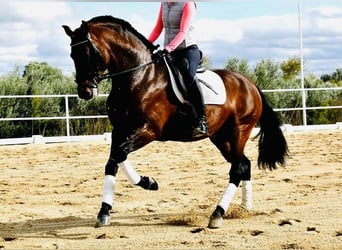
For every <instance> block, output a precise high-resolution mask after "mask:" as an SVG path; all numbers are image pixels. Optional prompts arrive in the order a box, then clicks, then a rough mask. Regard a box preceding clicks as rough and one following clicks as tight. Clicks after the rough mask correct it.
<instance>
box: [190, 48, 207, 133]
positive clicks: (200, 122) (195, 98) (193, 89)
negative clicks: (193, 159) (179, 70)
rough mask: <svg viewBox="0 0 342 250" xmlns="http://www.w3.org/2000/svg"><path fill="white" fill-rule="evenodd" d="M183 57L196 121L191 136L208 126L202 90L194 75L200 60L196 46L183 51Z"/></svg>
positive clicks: (205, 131)
mask: <svg viewBox="0 0 342 250" xmlns="http://www.w3.org/2000/svg"><path fill="white" fill-rule="evenodd" d="M185 58H186V60H188V74H189V78H190V79H189V81H188V86H189V89H188V90H189V97H190V101H191V103H192V104H193V107H194V109H195V111H196V116H197V117H195V118H196V123H195V127H194V130H193V136H197V135H201V134H207V133H208V127H207V123H206V116H205V106H204V100H203V95H202V90H201V88H200V86H199V81H198V79H197V77H196V71H197V67H198V64H199V62H200V60H201V55H200V52H199V49H198V47H197V46H190V47H189V48H187V49H186V51H185Z"/></svg>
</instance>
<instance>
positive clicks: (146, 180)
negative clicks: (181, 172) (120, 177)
mask: <svg viewBox="0 0 342 250" xmlns="http://www.w3.org/2000/svg"><path fill="white" fill-rule="evenodd" d="M137 185H138V186H140V187H142V188H143V189H146V190H154V191H156V190H158V183H157V181H156V180H155V179H154V178H152V177H148V176H142V177H141V180H140V182H139V183H138V184H137Z"/></svg>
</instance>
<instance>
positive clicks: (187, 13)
mask: <svg viewBox="0 0 342 250" xmlns="http://www.w3.org/2000/svg"><path fill="white" fill-rule="evenodd" d="M169 4H172V3H169ZM194 12H195V3H193V2H186V3H185V4H184V7H183V13H182V20H181V22H180V27H179V32H178V34H177V35H176V36H175V37H174V38H173V39H172V41H171V42H170V43H169V44H168V45H167V46H165V49H166V50H167V51H168V52H171V51H173V50H175V49H176V48H177V47H178V46H179V45H180V44H181V43H182V42H183V41H184V39H185V38H186V36H187V34H188V32H189V29H190V26H191V17H192V15H193V14H194ZM163 28H164V26H163V20H162V6H161V5H160V9H159V14H158V19H157V23H156V25H155V27H154V28H153V30H152V32H151V34H150V35H149V37H148V40H149V41H150V42H152V43H153V42H154V41H155V40H157V38H158V37H159V36H160V34H161V33H162V31H163Z"/></svg>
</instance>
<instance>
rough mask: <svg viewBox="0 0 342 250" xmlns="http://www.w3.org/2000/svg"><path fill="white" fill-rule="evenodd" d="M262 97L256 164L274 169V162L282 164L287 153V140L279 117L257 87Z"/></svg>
mask: <svg viewBox="0 0 342 250" xmlns="http://www.w3.org/2000/svg"><path fill="white" fill-rule="evenodd" d="M258 91H259V93H260V96H261V99H262V114H261V117H260V119H259V125H260V131H259V133H258V135H257V136H259V156H258V166H259V167H261V168H264V169H265V168H267V167H268V168H269V169H270V170H272V169H276V167H277V166H276V164H277V163H278V164H280V165H284V164H285V157H286V156H287V155H288V147H287V142H286V140H285V137H284V134H283V132H282V131H281V129H280V126H281V123H282V122H281V119H280V117H279V115H278V114H277V113H276V112H275V111H274V110H273V109H272V107H271V106H270V105H269V104H268V102H267V100H266V98H265V96H264V94H263V93H262V92H261V90H260V89H259V88H258Z"/></svg>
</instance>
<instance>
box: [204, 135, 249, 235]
mask: <svg viewBox="0 0 342 250" xmlns="http://www.w3.org/2000/svg"><path fill="white" fill-rule="evenodd" d="M249 134H250V133H246V134H243V136H241V134H238V136H233V137H232V138H234V140H232V139H231V140H229V141H227V142H224V141H222V140H221V141H220V140H218V139H213V138H212V142H213V143H214V144H215V145H216V147H217V148H218V149H219V150H220V152H221V154H222V155H223V157H224V158H225V159H226V160H227V161H228V162H231V164H232V166H231V169H230V171H229V183H228V186H227V188H226V190H225V191H224V192H223V194H222V197H221V200H220V202H219V203H218V205H217V207H216V209H215V211H214V212H213V214H212V215H211V217H210V221H209V225H208V226H209V228H219V227H221V225H222V216H223V215H224V213H225V212H226V211H227V210H228V208H229V205H230V203H231V201H232V200H233V198H234V196H235V193H236V190H237V187H238V186H239V184H240V183H241V181H242V188H243V191H242V192H243V195H242V197H243V200H242V206H243V207H247V206H248V207H249V206H250V205H251V182H250V179H251V163H250V160H249V159H248V158H247V157H246V156H245V155H244V154H243V150H244V146H245V144H246V141H247V140H248V137H249ZM236 142H237V143H236Z"/></svg>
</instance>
